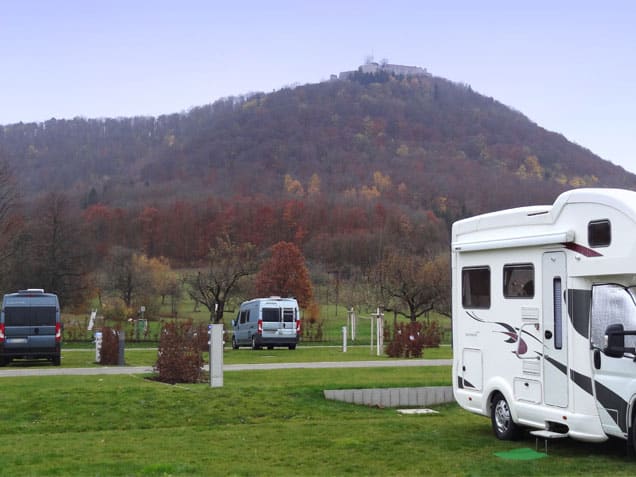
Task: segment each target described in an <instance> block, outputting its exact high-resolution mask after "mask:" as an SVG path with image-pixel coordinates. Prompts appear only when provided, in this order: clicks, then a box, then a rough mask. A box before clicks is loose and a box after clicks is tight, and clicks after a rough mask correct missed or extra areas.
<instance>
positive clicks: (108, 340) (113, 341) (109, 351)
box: [99, 326, 123, 365]
mask: <svg viewBox="0 0 636 477" xmlns="http://www.w3.org/2000/svg"><path fill="white" fill-rule="evenodd" d="M120 333H123V331H121V330H120V329H114V328H109V327H107V326H105V327H104V328H102V350H101V352H100V360H99V364H102V365H116V364H119V334H120Z"/></svg>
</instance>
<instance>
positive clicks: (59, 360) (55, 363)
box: [53, 354, 62, 366]
mask: <svg viewBox="0 0 636 477" xmlns="http://www.w3.org/2000/svg"><path fill="white" fill-rule="evenodd" d="M61 363H62V357H61V356H60V355H59V354H58V355H55V356H53V366H59V365H60V364H61Z"/></svg>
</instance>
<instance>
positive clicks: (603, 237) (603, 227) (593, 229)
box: [587, 220, 612, 247]
mask: <svg viewBox="0 0 636 477" xmlns="http://www.w3.org/2000/svg"><path fill="white" fill-rule="evenodd" d="M587 241H588V243H589V244H590V247H607V246H609V244H610V243H611V242H612V225H611V224H610V221H609V220H594V221H592V222H590V223H589V224H587Z"/></svg>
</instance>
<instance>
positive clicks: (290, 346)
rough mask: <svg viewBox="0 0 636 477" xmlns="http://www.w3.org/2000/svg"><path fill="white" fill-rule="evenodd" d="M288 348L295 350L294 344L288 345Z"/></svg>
mask: <svg viewBox="0 0 636 477" xmlns="http://www.w3.org/2000/svg"><path fill="white" fill-rule="evenodd" d="M288 348H289V349H290V350H293V349H296V345H295V344H290V345H289V346H288Z"/></svg>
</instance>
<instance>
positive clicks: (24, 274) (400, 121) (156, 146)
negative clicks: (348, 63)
mask: <svg viewBox="0 0 636 477" xmlns="http://www.w3.org/2000/svg"><path fill="white" fill-rule="evenodd" d="M0 161H2V164H3V167H2V169H3V170H2V173H3V176H2V177H3V178H4V180H2V183H1V184H0V186H1V187H2V190H3V191H4V192H5V193H4V194H2V196H0V202H1V203H2V204H0V205H2V206H3V210H4V213H3V214H2V215H0V225H1V226H2V227H3V230H4V234H3V238H2V244H0V245H1V246H0V249H1V251H2V256H3V257H2V258H3V260H2V262H1V263H2V268H3V270H2V272H3V273H2V277H1V278H0V288H1V289H2V290H3V291H13V290H15V289H17V288H23V287H33V286H37V287H44V288H46V289H47V290H50V291H55V292H57V293H59V294H60V295H61V297H62V298H63V300H64V303H66V304H67V305H69V306H70V305H74V306H78V307H81V306H83V305H84V303H85V301H86V300H88V299H89V298H91V297H94V296H95V295H100V294H101V293H102V292H104V290H105V287H106V285H107V284H106V281H105V279H104V277H105V276H112V275H113V273H114V272H113V270H114V268H113V267H114V266H115V265H116V264H119V265H117V266H118V267H119V268H118V270H120V271H121V270H132V269H133V268H134V267H133V265H134V263H137V265H139V263H142V262H143V261H144V260H145V261H146V264H150V268H152V267H154V266H156V267H155V268H157V267H158V269H160V270H164V272H166V273H167V271H170V270H172V269H176V268H185V269H197V268H201V267H205V266H206V264H207V263H208V260H209V256H210V253H211V252H212V251H213V249H214V247H215V246H216V244H217V243H218V240H220V239H221V240H227V241H229V243H232V244H251V245H253V246H254V247H255V249H256V251H257V252H258V255H259V256H260V257H261V259H264V258H265V257H266V256H267V254H268V253H269V251H270V250H271V247H272V246H274V245H275V244H278V243H281V242H284V243H291V244H294V245H295V246H297V247H298V248H299V250H300V251H301V252H302V254H303V256H304V258H305V259H306V260H307V264H308V266H309V268H310V271H311V276H312V279H313V280H314V281H316V282H317V283H323V284H327V283H331V282H334V283H335V282H338V283H340V281H343V280H344V281H346V280H349V281H351V282H352V283H353V282H356V283H371V282H373V277H376V278H377V277H378V276H379V275H382V276H384V277H386V269H385V268H383V267H386V266H388V265H390V264H396V263H404V262H400V260H398V258H396V257H401V258H404V257H411V262H413V261H421V262H422V264H423V266H424V265H425V264H429V265H430V264H432V263H437V262H436V260H438V258H439V257H440V256H443V255H444V254H446V253H447V250H448V238H449V230H450V226H451V224H452V223H453V222H454V221H455V220H457V219H460V218H463V217H466V216H469V215H474V214H477V213H482V212H486V211H490V210H496V209H501V208H507V207H514V206H522V205H528V204H539V203H542V204H545V203H551V202H552V201H553V200H554V198H555V197H556V195H558V193H560V192H562V191H563V190H566V189H568V188H572V187H582V186H600V187H607V186H617V187H626V188H634V186H636V177H635V176H634V175H632V174H629V173H627V172H625V171H624V170H623V169H622V168H620V167H618V166H615V165H613V164H611V163H608V162H606V161H603V160H601V159H600V158H598V157H597V156H595V155H594V154H593V153H592V152H590V151H588V150H586V149H584V148H581V147H580V146H577V145H575V144H572V143H570V142H568V141H567V140H566V139H565V138H564V137H563V136H561V135H559V134H556V133H552V132H549V131H546V130H544V129H542V128H541V127H539V126H538V125H536V124H534V123H532V122H531V121H529V120H528V119H527V118H526V117H525V116H523V114H521V113H520V112H518V111H515V110H513V109H511V108H509V107H506V106H504V105H502V104H501V103H499V102H497V101H496V100H494V99H493V98H487V97H484V96H482V95H480V94H478V93H476V92H474V91H473V90H472V89H471V88H470V87H469V86H466V85H461V84H456V83H453V82H450V81H448V80H445V79H443V78H435V77H395V76H389V75H385V76H381V77H380V76H377V77H374V76H373V75H357V76H355V77H354V78H353V80H351V81H330V82H324V83H320V84H312V85H305V86H299V87H295V88H284V89H282V90H280V91H276V92H274V93H271V94H252V95H249V96H245V97H240V98H234V97H233V98H226V99H223V100H220V101H217V102H215V103H213V104H210V105H206V106H201V107H197V108H193V109H192V110H190V111H188V112H185V113H182V114H174V115H167V116H160V117H157V118H153V117H135V118H117V119H86V118H76V119H73V120H56V119H51V120H49V121H46V122H43V123H29V124H23V123H20V124H12V125H5V126H0ZM2 197H4V199H3V198H2ZM135 260H136V261H137V262H135ZM418 263H419V262H418ZM162 267H163V268H162ZM142 268H143V267H142ZM383 270H384V272H382V271H383ZM378 274H379V275H378ZM124 278H125V277H124ZM122 279H123V278H122ZM380 281H381V280H380ZM378 283H379V282H378V280H376V283H375V284H376V285H377V284H378ZM384 291H386V290H384ZM241 293H242V294H243V296H249V295H250V293H251V290H250V288H249V285H246V288H245V289H244V290H242V291H241ZM380 295H381V293H380ZM380 295H378V297H376V298H374V299H376V300H381V299H385V298H382V297H381V296H380ZM129 301H130V303H128V305H130V306H132V305H133V303H132V301H134V300H133V298H130V300H129ZM429 301H430V300H429ZM387 304H388V302H387ZM429 304H430V303H429ZM387 306H388V305H387ZM392 306H395V305H392ZM439 306H440V307H442V308H443V306H445V305H444V304H440V305H439Z"/></svg>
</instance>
